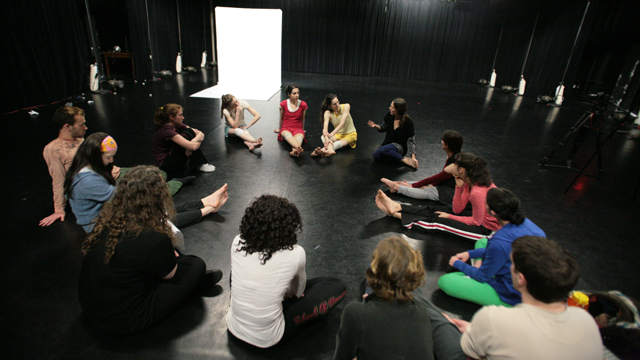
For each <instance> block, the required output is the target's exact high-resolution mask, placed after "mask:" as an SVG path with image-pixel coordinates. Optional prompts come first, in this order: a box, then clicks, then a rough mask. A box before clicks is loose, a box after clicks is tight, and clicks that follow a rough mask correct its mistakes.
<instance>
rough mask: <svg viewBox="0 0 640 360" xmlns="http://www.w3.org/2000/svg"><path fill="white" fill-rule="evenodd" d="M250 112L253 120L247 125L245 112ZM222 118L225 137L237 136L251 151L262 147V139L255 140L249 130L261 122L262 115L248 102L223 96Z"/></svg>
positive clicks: (231, 96)
mask: <svg viewBox="0 0 640 360" xmlns="http://www.w3.org/2000/svg"><path fill="white" fill-rule="evenodd" d="M245 110H249V112H250V113H251V115H253V120H251V122H250V123H249V125H247V124H246V123H245V122H244V111H245ZM221 116H222V118H223V119H224V136H225V137H229V135H231V136H237V137H239V138H241V139H242V140H243V141H244V144H245V145H247V147H248V148H249V151H253V150H255V149H257V148H259V147H261V146H262V138H258V140H256V139H254V138H253V136H251V134H249V128H250V127H252V126H253V125H254V124H255V123H256V122H258V120H260V113H258V112H257V111H256V110H255V109H254V108H252V107H251V105H249V103H248V102H247V101H246V100H238V99H236V97H235V96H233V95H231V94H227V95H222V108H221Z"/></svg>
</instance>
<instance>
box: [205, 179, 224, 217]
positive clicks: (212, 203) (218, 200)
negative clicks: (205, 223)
mask: <svg viewBox="0 0 640 360" xmlns="http://www.w3.org/2000/svg"><path fill="white" fill-rule="evenodd" d="M228 189H229V186H228V185H227V184H224V185H222V187H221V188H220V189H218V190H216V191H215V192H214V193H213V194H211V195H209V196H207V197H205V198H204V199H202V200H201V201H202V203H203V204H204V206H209V207H212V208H213V211H214V212H215V211H218V210H219V209H220V208H221V207H222V205H224V204H225V203H226V202H227V200H228V199H229V194H228V193H227V190H228Z"/></svg>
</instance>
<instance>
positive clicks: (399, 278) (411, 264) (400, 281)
mask: <svg viewBox="0 0 640 360" xmlns="http://www.w3.org/2000/svg"><path fill="white" fill-rule="evenodd" d="M424 275H425V271H424V264H423V262H422V255H421V254H420V252H419V251H417V250H414V249H413V248H412V247H411V245H409V243H408V242H407V241H406V240H404V239H401V238H399V237H397V236H393V237H390V238H387V239H384V240H382V241H381V242H380V244H378V247H377V248H376V249H375V250H374V251H373V255H372V260H371V266H370V267H369V268H368V269H367V271H366V276H367V282H368V283H369V286H371V289H372V290H373V292H374V294H376V296H377V297H379V298H381V299H383V300H387V301H398V302H407V301H410V300H412V299H413V295H412V294H411V292H412V291H414V290H415V289H417V288H418V287H420V285H422V283H423V282H424Z"/></svg>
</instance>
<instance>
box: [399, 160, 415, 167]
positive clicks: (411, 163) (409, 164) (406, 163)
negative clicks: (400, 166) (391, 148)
mask: <svg viewBox="0 0 640 360" xmlns="http://www.w3.org/2000/svg"><path fill="white" fill-rule="evenodd" d="M401 161H402V162H403V163H404V164H405V165H407V166H409V167H411V168H413V169H417V167H415V165H414V164H413V161H411V159H409V158H404V159H402V160H401Z"/></svg>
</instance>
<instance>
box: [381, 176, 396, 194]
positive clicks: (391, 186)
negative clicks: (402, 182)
mask: <svg viewBox="0 0 640 360" xmlns="http://www.w3.org/2000/svg"><path fill="white" fill-rule="evenodd" d="M380 181H382V183H383V184H384V185H385V186H386V187H388V188H389V191H390V192H392V193H396V192H398V187H399V185H398V184H396V182H395V181H391V180H389V179H387V178H382V179H380Z"/></svg>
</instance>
